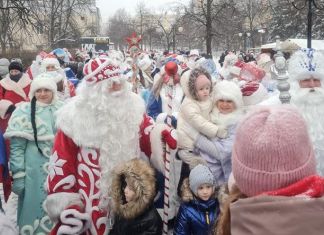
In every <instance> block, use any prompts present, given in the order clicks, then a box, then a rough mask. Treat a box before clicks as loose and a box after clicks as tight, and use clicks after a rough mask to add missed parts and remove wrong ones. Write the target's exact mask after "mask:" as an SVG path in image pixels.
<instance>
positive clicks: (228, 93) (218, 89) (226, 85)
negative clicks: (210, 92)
mask: <svg viewBox="0 0 324 235" xmlns="http://www.w3.org/2000/svg"><path fill="white" fill-rule="evenodd" d="M214 92H215V96H214V100H215V102H216V101H218V100H221V99H224V100H231V101H233V102H234V103H235V106H236V108H241V107H242V106H243V97H242V92H241V89H240V88H239V86H238V85H237V84H236V83H235V82H232V81H227V80H223V81H220V82H218V83H216V86H215V91H214Z"/></svg>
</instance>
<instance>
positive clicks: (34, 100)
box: [30, 96, 43, 155]
mask: <svg viewBox="0 0 324 235" xmlns="http://www.w3.org/2000/svg"><path fill="white" fill-rule="evenodd" d="M30 109H31V112H30V119H31V124H32V127H33V133H34V139H35V144H36V147H37V149H38V152H39V153H40V154H42V155H43V152H42V150H41V149H40V148H39V145H38V140H37V128H36V120H35V113H36V97H35V96H34V97H33V98H32V100H31V102H30Z"/></svg>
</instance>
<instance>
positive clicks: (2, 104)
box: [0, 100, 13, 119]
mask: <svg viewBox="0 0 324 235" xmlns="http://www.w3.org/2000/svg"><path fill="white" fill-rule="evenodd" d="M12 104H13V103H12V102H11V101H10V100H0V117H1V118H2V119H4V118H5V116H6V112H7V110H8V108H9V106H10V105H12Z"/></svg>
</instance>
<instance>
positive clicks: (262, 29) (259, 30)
mask: <svg viewBox="0 0 324 235" xmlns="http://www.w3.org/2000/svg"><path fill="white" fill-rule="evenodd" d="M265 32H266V31H265V29H264V28H261V29H258V33H260V44H261V46H262V43H263V34H264V33H265ZM261 46H260V47H261Z"/></svg>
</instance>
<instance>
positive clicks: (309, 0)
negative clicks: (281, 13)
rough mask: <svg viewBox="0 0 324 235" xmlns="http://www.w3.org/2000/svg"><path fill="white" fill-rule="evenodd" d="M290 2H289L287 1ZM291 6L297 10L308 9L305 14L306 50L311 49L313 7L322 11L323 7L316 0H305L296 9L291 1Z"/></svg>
mask: <svg viewBox="0 0 324 235" xmlns="http://www.w3.org/2000/svg"><path fill="white" fill-rule="evenodd" d="M287 1H288V2H290V0H287ZM291 4H292V5H293V7H294V8H296V9H297V10H302V9H305V8H306V7H307V8H308V13H307V48H312V27H313V6H314V7H315V9H319V10H324V6H323V5H320V4H321V3H317V0H305V1H304V5H303V6H301V7H298V6H297V4H296V3H295V1H294V0H291Z"/></svg>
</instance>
